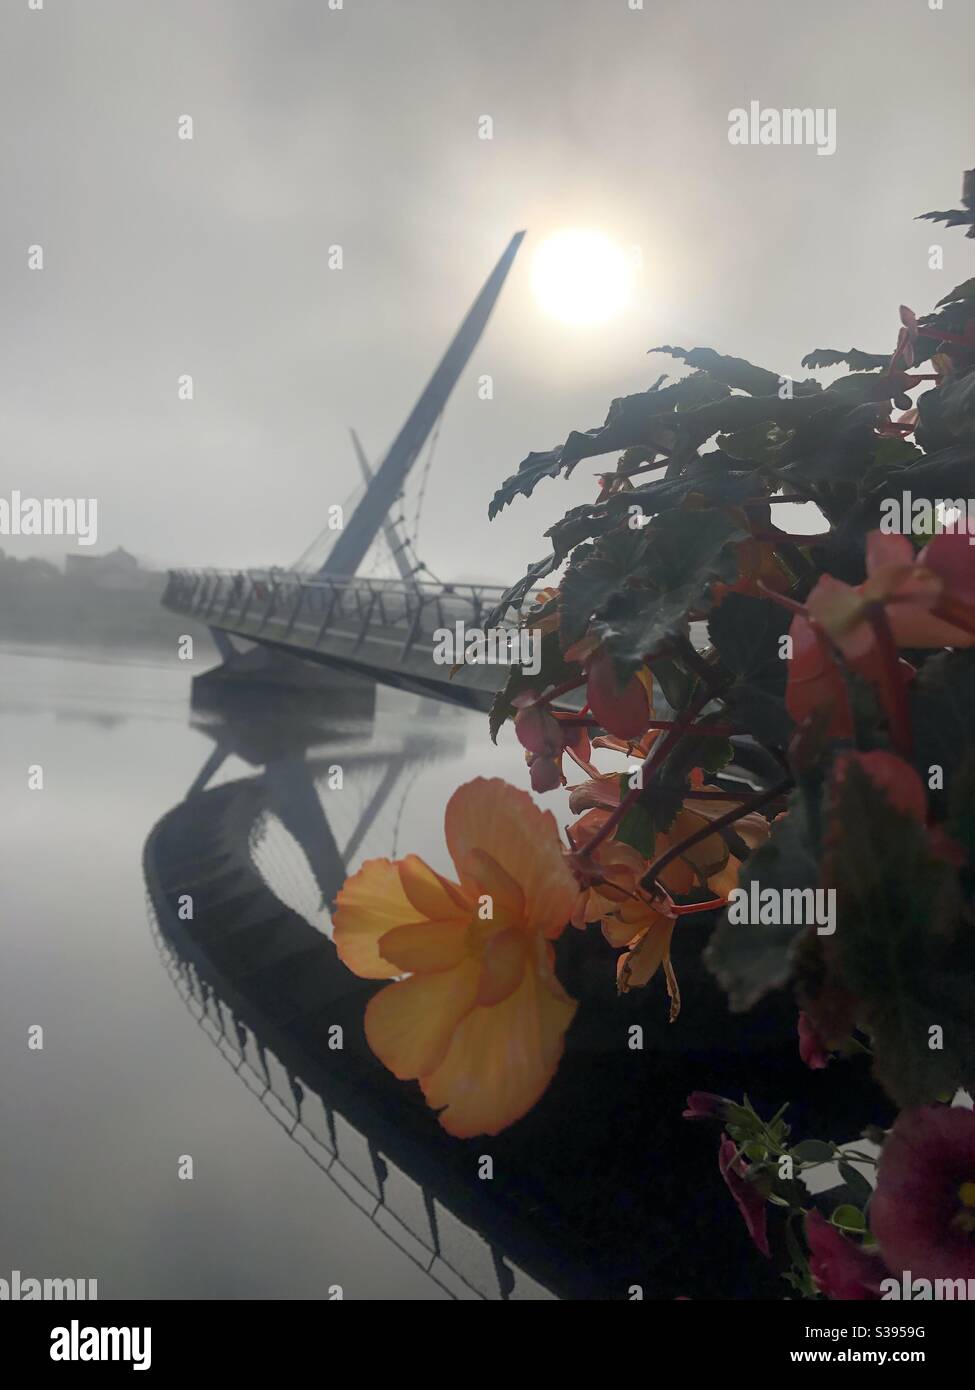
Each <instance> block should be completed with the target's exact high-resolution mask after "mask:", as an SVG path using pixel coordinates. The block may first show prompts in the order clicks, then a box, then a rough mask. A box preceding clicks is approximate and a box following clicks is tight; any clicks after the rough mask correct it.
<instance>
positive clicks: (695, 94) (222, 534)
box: [0, 0, 975, 580]
mask: <svg viewBox="0 0 975 1390" xmlns="http://www.w3.org/2000/svg"><path fill="white" fill-rule="evenodd" d="M35 3H37V0H35ZM630 3H631V0H344V4H343V7H342V9H341V10H332V9H330V8H329V4H328V0H43V8H42V9H41V10H40V11H36V10H35V11H32V10H30V9H29V0H3V3H2V8H0V103H2V105H3V108H4V115H3V124H2V133H0V141H2V144H0V170H2V192H3V207H4V216H3V219H2V223H0V292H2V308H3V324H2V331H0V352H2V362H0V392H2V411H0V450H2V452H0V459H2V474H3V476H2V481H0V495H2V496H6V497H9V495H10V493H11V491H12V490H14V489H19V490H20V491H21V492H22V493H23V494H25V495H31V496H37V497H45V496H49V497H66V496H72V497H80V496H84V497H90V496H93V497H96V498H97V499H98V504H99V536H98V546H97V550H98V551H102V550H105V549H109V548H111V547H113V546H115V545H119V544H121V545H124V546H126V547H127V548H128V549H130V550H133V551H135V552H136V553H137V554H138V555H140V557H143V558H145V559H146V560H151V561H155V562H158V563H161V564H167V563H176V564H216V565H228V566H235V567H236V566H238V565H257V564H262V563H282V564H287V563H289V562H291V561H292V560H294V559H295V558H297V556H298V555H299V554H300V553H301V552H302V551H303V550H304V549H305V548H306V546H307V545H308V544H309V543H310V542H311V541H312V539H313V538H314V536H315V535H316V533H317V532H318V531H319V530H320V529H321V527H322V526H323V525H324V524H325V520H326V516H327V508H328V506H329V505H330V504H331V503H333V502H337V501H342V500H343V498H344V497H345V496H346V494H347V493H348V492H349V491H350V489H351V488H352V486H353V485H354V484H355V482H356V479H357V473H356V465H355V460H354V456H353V454H352V450H351V447H350V444H349V440H348V433H347V431H348V427H349V426H350V425H354V426H355V427H356V428H357V429H358V431H359V433H360V435H361V437H362V440H363V443H364V445H365V448H366V450H367V451H368V453H369V455H370V456H371V457H372V458H374V459H377V460H378V459H379V458H380V457H381V456H382V454H383V452H384V451H385V449H386V448H387V446H388V445H389V443H390V441H391V440H392V438H393V436H394V435H395V433H396V431H397V429H398V427H399V425H400V424H401V423H402V421H403V419H404V418H405V416H406V414H407V413H408V411H409V409H410V407H411V406H412V404H413V402H414V400H415V398H416V396H417V395H418V394H419V392H420V390H421V389H422V387H423V385H424V384H425V382H426V379H427V377H428V375H429V373H430V371H431V370H432V368H433V367H434V365H435V364H436V361H437V360H438V358H439V356H440V354H441V352H442V351H443V349H444V347H445V346H446V343H447V341H448V340H449V338H450V336H451V335H452V333H453V332H454V330H455V328H456V326H457V324H458V323H459V321H460V319H461V317H462V316H463V314H464V312H465V311H466V309H467V307H468V305H469V302H470V301H471V299H472V298H473V296H474V294H475V293H476V291H477V290H478V289H479V287H480V284H481V282H482V281H483V279H484V278H485V277H486V275H487V273H488V271H489V270H490V268H491V266H492V265H493V263H494V261H495V260H496V259H497V257H498V255H499V254H500V252H501V251H502V249H503V248H504V246H505V244H506V242H507V241H508V239H509V237H510V236H511V234H512V232H513V231H515V230H516V229H517V228H520V227H525V228H527V229H528V237H527V239H526V241H525V243H524V246H523V248H522V252H521V254H520V256H519V259H518V261H517V262H516V264H515V268H514V270H513V271H512V274H511V276H510V277H509V280H508V283H507V285H506V287H505V289H504V292H503V294H502V297H501V299H500V301H499V303H498V306H497V309H496V311H495V315H494V317H493V319H492V321H491V323H490V325H489V327H488V330H487V332H486V333H485V335H484V337H483V339H482V340H481V343H480V346H479V348H478V349H477V352H476V353H475V356H474V358H473V359H472V361H471V363H470V365H469V366H468V368H467V370H466V372H465V373H464V375H463V377H462V378H461V380H460V382H459V384H458V387H457V389H456V391H455V393H454V396H453V398H452V400H451V403H450V405H449V407H448V410H447V413H446V416H445V420H444V425H443V430H442V433H441V437H440V442H439V445H438V450H437V455H436V458H435V461H434V464H433V467H432V472H431V477H430V483H429V488H428V492H427V500H426V505H425V508H424V512H423V517H422V521H421V529H420V550H421V553H422V555H423V558H424V559H425V560H427V562H428V563H429V564H430V565H431V566H432V567H433V568H434V569H435V570H436V571H437V572H438V573H439V574H441V575H445V576H452V577H464V576H478V577H481V578H484V577H489V576H492V575H493V576H496V577H497V578H499V579H502V580H507V579H511V578H514V577H516V576H517V574H519V573H520V572H521V570H522V568H523V566H524V564H525V563H527V561H529V560H531V559H534V558H537V557H538V556H539V555H541V554H542V553H544V550H545V548H546V547H545V543H544V542H543V541H542V540H541V532H542V531H543V530H544V528H545V527H546V526H547V525H549V524H551V522H552V521H554V520H556V519H557V518H558V517H559V516H561V515H562V512H563V511H564V510H565V509H566V508H567V507H569V506H570V505H572V504H574V503H576V502H578V501H580V500H583V499H584V498H586V497H588V496H591V495H592V473H593V471H594V469H595V467H596V466H597V465H595V464H591V465H590V464H583V465H581V466H580V468H579V469H578V470H577V473H576V475H575V477H574V478H573V479H572V481H571V482H570V483H569V484H565V483H564V482H563V483H546V484H543V485H542V486H540V487H539V489H538V491H537V492H536V494H535V496H534V498H532V499H531V501H530V502H528V503H525V502H521V503H520V504H515V506H514V507H513V508H512V509H509V510H508V511H506V512H504V513H503V514H502V516H501V517H500V518H499V519H498V520H496V521H494V522H493V523H489V522H488V520H487V504H488V501H489V499H490V496H491V494H492V492H493V490H494V487H495V486H496V484H497V482H498V481H499V480H500V479H501V478H502V477H504V476H505V475H506V474H508V473H509V472H511V471H512V470H513V469H514V468H515V466H516V465H517V463H518V462H519V460H520V459H521V458H522V457H523V456H524V455H525V454H526V453H527V452H528V451H529V450H530V449H544V448H549V447H551V446H552V445H554V444H555V443H557V442H559V441H561V440H562V439H563V438H564V437H565V435H566V433H567V432H568V431H569V430H570V429H573V428H583V429H584V428H588V427H590V426H592V425H594V424H598V423H600V422H601V421H602V419H603V417H604V415H605V411H606V407H607V406H608V404H609V401H610V399H611V398H612V397H613V396H617V395H622V394H625V393H627V392H631V391H636V390H641V389H644V388H645V387H646V386H647V385H648V384H649V383H650V382H651V381H652V380H653V379H654V377H655V376H656V375H657V374H658V372H659V371H660V370H665V369H667V365H668V364H667V363H665V362H664V361H663V360H662V359H658V358H650V357H647V356H646V349H647V348H649V347H650V346H652V345H654V344H656V343H660V342H671V343H674V342H676V343H680V344H682V345H684V346H688V347H689V346H694V345H697V344H706V345H709V346H713V347H716V348H718V349H721V350H723V351H730V352H733V353H736V354H739V355H743V356H748V357H750V358H752V359H753V360H755V361H758V362H761V363H762V364H763V365H766V366H769V367H772V368H774V369H775V370H778V371H781V372H783V373H788V374H794V375H797V376H803V375H805V373H804V372H803V371H802V370H801V369H800V366H799V359H800V358H801V356H802V355H803V353H805V352H806V351H808V350H809V349H811V348H813V347H818V346H835V347H848V346H850V345H851V344H853V345H856V346H858V347H862V348H865V349H867V350H871V351H885V350H888V349H891V348H892V347H893V343H894V339H895V337H896V332H897V327H898V321H897V306H898V304H899V303H901V302H904V303H907V304H909V305H911V306H912V307H914V308H915V309H917V310H918V311H922V310H927V309H928V308H930V307H931V305H933V303H934V301H935V300H937V299H939V298H940V297H941V295H942V294H943V293H945V291H946V290H948V289H949V288H950V287H951V286H952V285H954V284H956V283H957V282H958V281H960V280H963V279H966V278H967V277H968V276H970V275H972V274H973V273H975V264H973V262H975V248H973V243H972V242H971V241H967V240H965V238H964V237H963V235H962V234H961V233H960V232H957V231H949V232H943V231H941V230H939V229H933V228H932V226H931V225H930V224H926V223H921V222H915V221H912V218H913V217H914V216H915V214H917V213H920V212H923V211H926V210H928V209H930V208H938V207H951V206H955V205H957V200H958V194H959V192H960V187H961V175H962V170H963V169H964V168H966V167H969V166H971V165H973V164H975V122H973V119H972V102H971V95H972V94H971V53H972V51H973V41H975V4H973V3H972V0H944V8H943V10H941V11H932V10H931V9H930V8H929V3H928V0H672V3H663V0H645V8H644V9H643V10H642V11H640V10H636V11H634V10H631V9H630V8H629V5H630ZM752 100H758V101H760V102H761V104H762V105H763V106H765V107H778V108H781V107H796V106H799V107H805V106H809V107H820V108H829V107H834V108H835V109H836V113H837V114H836V122H837V131H836V133H837V149H836V153H835V154H834V155H832V156H830V157H822V156H819V155H817V153H816V150H815V148H809V147H798V148H797V147H770V146H765V147H763V146H756V147H740V146H732V145H731V144H729V141H728V113H729V111H730V110H731V109H732V108H735V107H747V106H748V104H749V102H750V101H752ZM183 115H190V116H192V118H193V123H194V138H193V139H192V141H188V140H180V139H178V138H177V133H178V121H179V118H180V117H181V116H183ZM482 115H490V116H491V117H492V119H493V122H494V139H493V140H490V141H487V140H481V139H479V138H478V118H479V117H480V116H482ZM563 227H591V228H596V229H599V230H601V231H603V232H605V233H606V234H608V235H609V236H611V237H613V238H614V239H616V240H617V241H618V242H619V243H620V244H621V245H623V246H626V247H633V246H638V247H639V248H640V249H641V252H642V257H643V271H642V275H641V277H640V280H639V282H638V285H637V292H636V293H635V294H634V297H633V299H632V301H631V303H630V304H629V305H628V307H627V308H626V310H625V311H624V312H623V313H622V314H621V315H620V316H619V317H618V318H616V319H614V320H612V321H610V322H608V323H606V324H603V325H601V326H599V327H598V328H567V327H566V326H565V325H563V324H560V323H558V322H556V321H555V320H554V319H552V318H549V317H547V316H546V315H545V314H544V313H543V312H542V310H541V309H540V308H539V307H538V305H537V303H536V301H535V298H534V296H533V294H532V289H531V273H530V272H531V256H532V252H533V249H534V247H535V246H537V245H538V243H539V242H540V241H542V240H544V238H545V236H546V235H548V234H550V233H551V232H553V231H557V230H558V229H560V228H563ZM939 241H940V242H943V244H944V247H945V264H944V269H943V270H937V271H934V270H931V269H929V267H928V247H929V246H930V245H931V244H932V243H933V242H939ZM37 244H39V245H41V246H43V251H44V269H43V271H42V272H38V271H30V270H28V268H27V248H28V247H29V246H31V245H37ZM334 244H341V246H342V247H343V250H344V267H343V269H342V270H341V271H336V270H330V269H329V268H328V263H327V250H328V247H329V246H330V245H334ZM183 373H191V374H192V376H193V380H194V399H193V401H192V402H186V401H180V400H178V398H177V379H178V377H179V376H180V375H181V374H183ZM482 373H489V374H490V375H491V376H492V377H493V378H494V383H495V386H494V390H495V394H494V399H493V400H492V401H483V400H480V399H478V395H477V389H476V388H477V379H478V377H479V376H480V375H481V374H482ZM413 490H414V491H415V483H414V489H413ZM407 510H408V514H410V515H412V506H411V505H410V504H408V508H407ZM69 544H70V543H69ZM0 545H2V546H3V548H4V549H6V550H7V551H8V552H9V553H13V554H16V555H26V554H28V553H45V554H49V555H56V554H61V553H63V551H64V550H65V549H66V543H65V541H64V539H63V538H52V539H51V540H37V539H34V538H30V539H28V538H22V539H19V540H18V539H16V538H13V537H0ZM83 553H86V554H91V553H92V552H91V550H87V551H85V552H83Z"/></svg>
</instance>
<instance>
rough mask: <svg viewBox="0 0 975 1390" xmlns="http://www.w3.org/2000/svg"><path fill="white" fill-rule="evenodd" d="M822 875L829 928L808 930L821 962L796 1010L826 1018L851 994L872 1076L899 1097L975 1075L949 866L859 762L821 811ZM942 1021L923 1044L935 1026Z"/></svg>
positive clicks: (974, 1034) (819, 1021) (971, 1005)
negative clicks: (935, 1038)
mask: <svg viewBox="0 0 975 1390" xmlns="http://www.w3.org/2000/svg"><path fill="white" fill-rule="evenodd" d="M827 843H828V852H827V856H826V860H825V864H824V883H825V884H826V886H827V887H832V888H835V890H836V909H837V911H836V931H835V934H834V935H832V936H829V937H817V938H816V948H817V953H818V955H819V956H820V958H821V961H822V965H823V967H824V970H823V973H822V976H821V979H820V981H819V987H818V989H817V990H812V991H809V992H808V997H807V998H805V999H804V1001H803V1002H804V1007H805V1008H806V1010H807V1012H809V1013H810V1014H811V1016H812V1018H813V1022H814V1023H815V1024H816V1026H817V1027H819V1029H820V1032H821V1033H822V1034H823V1036H824V1037H826V1038H827V1040H828V1041H829V1028H828V1026H823V1017H824V1015H826V1014H828V1012H829V1009H830V1004H831V1000H832V999H833V998H834V997H835V996H836V995H837V994H840V995H841V996H842V997H843V998H844V999H846V1000H849V1001H851V1004H850V1007H851V1009H852V1012H853V1014H854V1017H855V1018H856V1020H857V1024H858V1026H859V1027H861V1028H862V1029H863V1030H864V1031H866V1032H868V1033H869V1034H870V1035H871V1037H872V1040H873V1051H874V1073H875V1075H876V1077H877V1079H878V1080H879V1081H880V1082H881V1084H882V1085H883V1086H884V1087H885V1088H886V1090H887V1091H888V1092H889V1094H890V1095H891V1096H892V1097H893V1099H894V1100H895V1101H896V1102H897V1103H898V1104H900V1105H919V1104H927V1103H930V1102H932V1101H933V1100H935V1099H936V1098H937V1097H939V1096H941V1095H943V1094H946V1093H948V1094H951V1093H953V1092H954V1091H955V1090H956V1089H957V1088H958V1087H960V1086H968V1085H970V1084H971V1082H972V1080H973V1078H975V930H973V928H972V924H971V921H970V920H969V919H968V918H967V917H966V916H965V915H964V914H963V912H962V908H961V902H960V899H959V885H958V879H957V875H956V873H955V870H954V869H953V868H952V867H951V866H950V865H948V864H946V863H945V862H944V861H943V860H942V859H938V858H935V856H934V855H933V853H932V851H931V849H930V847H929V843H928V837H927V832H926V830H925V827H924V826H923V825H922V824H920V823H919V822H918V821H916V820H914V819H913V818H912V817H909V816H907V815H904V814H902V813H901V812H899V811H896V810H894V808H893V807H892V806H891V805H890V802H889V801H888V800H887V798H886V796H885V795H884V793H883V792H882V791H881V790H880V789H879V788H878V787H877V786H876V785H875V784H874V782H873V781H871V779H870V778H869V777H868V776H867V774H866V773H865V772H864V770H863V769H862V768H861V767H860V766H859V765H858V764H855V763H853V764H851V765H850V766H849V767H848V769H847V771H846V774H845V776H844V779H843V783H842V787H841V789H840V792H839V794H838V796H837V797H836V801H835V806H834V807H833V811H832V815H831V817H830V829H829V833H828V839H827ZM934 1026H938V1027H939V1028H941V1030H942V1037H941V1040H942V1043H943V1046H942V1047H941V1048H936V1047H931V1046H930V1041H931V1033H930V1030H931V1028H932V1027H934Z"/></svg>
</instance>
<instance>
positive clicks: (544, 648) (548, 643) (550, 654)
mask: <svg viewBox="0 0 975 1390" xmlns="http://www.w3.org/2000/svg"><path fill="white" fill-rule="evenodd" d="M539 654H540V657H541V661H540V665H539V669H538V672H537V673H536V674H535V675H533V676H532V675H528V674H527V673H526V672H525V671H524V670H523V669H522V667H520V666H512V668H511V670H510V671H509V673H508V679H507V680H506V681H505V683H504V686H503V687H502V689H501V690H499V691H498V693H497V695H495V697H494V703H493V704H492V705H491V711H490V713H489V715H488V728H489V729H490V732H491V741H492V743H497V741H498V734H499V733H500V731H501V727H502V725H503V724H504V723H505V722H506V720H508V719H511V718H512V717H513V716H514V714H515V712H516V711H515V706H514V699H515V696H516V695H521V694H523V693H524V691H526V690H532V691H535V692H537V693H538V694H539V695H541V694H542V692H543V691H545V690H547V689H548V688H549V686H550V685H561V684H562V683H563V682H564V681H567V680H571V679H572V677H573V676H581V674H582V670H581V668H580V667H579V666H576V665H575V664H569V663H568V662H566V661H565V660H564V659H563V656H562V649H561V647H560V646H559V638H558V633H556V632H546V633H545V634H544V635H543V636H542V640H541V642H540V643H539Z"/></svg>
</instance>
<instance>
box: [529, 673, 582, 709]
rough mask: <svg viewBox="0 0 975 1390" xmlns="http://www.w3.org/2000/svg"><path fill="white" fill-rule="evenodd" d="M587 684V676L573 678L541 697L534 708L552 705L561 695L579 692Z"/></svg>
mask: <svg viewBox="0 0 975 1390" xmlns="http://www.w3.org/2000/svg"><path fill="white" fill-rule="evenodd" d="M585 683H586V677H585V676H573V677H572V679H571V680H567V681H563V682H562V684H561V685H557V686H556V687H555V689H554V690H550V691H549V692H548V693H547V694H546V695H539V697H538V699H537V700H535V701H534V704H533V706H532V708H537V706H539V705H548V704H551V702H552V701H553V700H557V699H558V697H559V696H560V695H567V694H568V692H569V691H570V690H578V689H579V686H580V685H585Z"/></svg>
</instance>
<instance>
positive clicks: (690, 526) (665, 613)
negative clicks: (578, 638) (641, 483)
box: [593, 511, 742, 670]
mask: <svg viewBox="0 0 975 1390" xmlns="http://www.w3.org/2000/svg"><path fill="white" fill-rule="evenodd" d="M642 535H643V536H645V537H646V541H647V547H646V553H645V560H644V563H643V565H642V567H641V569H640V571H639V574H638V575H637V576H636V579H635V582H634V584H633V586H632V587H629V588H627V589H626V590H625V591H623V592H620V593H617V594H615V595H614V597H613V598H611V599H610V600H609V602H608V603H605V604H604V605H603V607H602V609H601V610H600V614H599V618H598V621H596V622H594V624H593V631H594V632H595V633H596V634H597V635H598V636H599V637H601V638H602V640H603V641H604V642H605V643H606V645H607V646H608V647H609V649H610V651H611V652H612V654H613V656H614V658H615V659H616V660H617V661H618V662H619V663H620V665H621V666H622V667H624V668H628V669H631V670H635V669H636V668H637V667H638V666H639V665H640V664H641V663H642V661H643V659H644V656H645V655H646V654H647V653H649V652H652V651H653V650H654V648H655V647H657V646H659V644H660V643H661V642H662V641H663V640H664V639H665V638H666V637H669V636H670V635H671V634H672V633H674V632H676V631H678V630H679V629H681V628H682V627H683V626H684V625H685V624H686V622H687V618H688V615H689V614H690V613H691V611H692V610H695V609H696V608H698V607H700V606H701V605H702V603H704V602H705V601H706V599H705V595H706V591H707V589H708V587H709V585H710V584H711V582H712V581H713V580H714V579H718V578H720V579H725V580H727V579H730V578H732V577H733V575H734V574H735V573H736V565H735V559H734V555H733V553H732V552H731V550H730V542H731V541H733V540H739V539H741V536H742V533H741V532H740V531H739V530H738V527H737V525H736V523H735V522H734V521H733V520H732V519H731V518H730V517H729V516H727V515H726V514H725V513H724V512H720V511H695V512H675V513H673V514H672V515H671V516H669V517H668V518H667V520H666V522H665V523H658V522H654V523H653V524H652V526H650V527H647V528H645V530H644V531H643V532H642Z"/></svg>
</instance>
